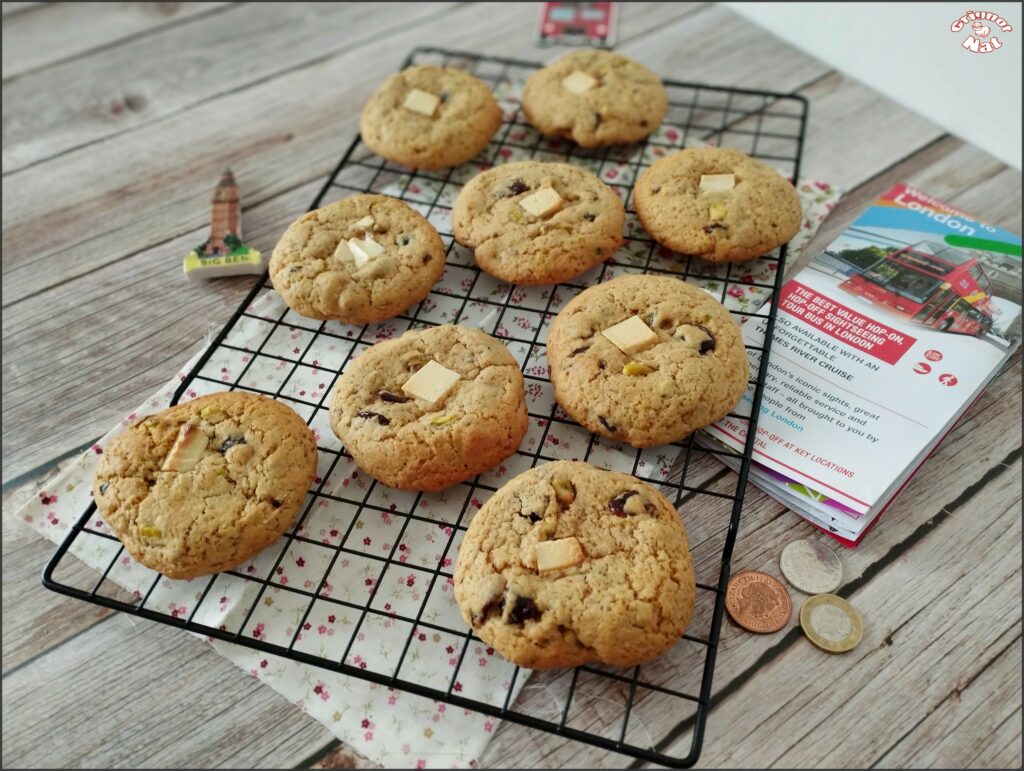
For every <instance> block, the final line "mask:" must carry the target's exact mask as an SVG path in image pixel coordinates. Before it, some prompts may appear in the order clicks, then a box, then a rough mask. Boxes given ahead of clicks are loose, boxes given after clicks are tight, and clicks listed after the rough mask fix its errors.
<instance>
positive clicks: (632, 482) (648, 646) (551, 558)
mask: <svg viewBox="0 0 1024 771" xmlns="http://www.w3.org/2000/svg"><path fill="white" fill-rule="evenodd" d="M695 589H696V586H695V581H694V571H693V564H692V562H691V560H690V552H689V549H688V547H687V543H686V532H685V530H684V529H683V525H682V523H681V522H680V520H679V515H678V514H677V513H676V510H675V509H674V508H673V506H672V504H671V503H669V502H668V500H666V499H665V497H664V496H663V495H661V494H660V493H659V492H658V491H657V490H655V489H654V488H653V487H651V486H649V485H647V484H644V483H643V482H641V481H640V480H638V479H635V478H634V477H631V476H629V475H628V474H620V473H617V472H614V471H605V470H604V469H600V468H597V467H596V466H591V465H590V464H589V463H580V462H573V461H555V462H553V463H545V464H544V465H541V466H537V467H536V468H533V469H530V470H529V471H526V472H524V473H522V474H520V475H519V476H517V477H515V478H514V479H512V480H510V481H509V482H507V483H506V484H505V485H503V486H502V487H501V489H500V490H498V492H496V493H495V494H494V495H493V496H492V497H491V498H490V500H488V501H487V503H485V504H484V505H483V507H482V508H481V509H480V511H478V512H477V513H476V515H474V517H473V521H472V522H471V523H470V525H469V530H468V531H467V532H466V536H465V538H464V539H463V541H462V544H461V545H460V546H459V556H458V561H457V563H456V567H455V600H456V602H457V603H458V605H459V611H460V612H461V613H462V618H463V619H464V620H465V622H466V623H467V624H468V625H469V626H471V627H472V629H473V632H474V633H475V634H476V635H478V636H479V637H480V639H481V640H483V641H484V642H485V643H487V644H488V645H491V646H493V647H494V648H495V650H497V651H498V652H499V653H501V655H502V656H504V657H505V658H506V659H508V660H509V661H511V662H512V663H514V664H518V665H519V666H521V667H526V668H528V669H552V668H554V667H575V666H580V665H582V664H586V663H588V662H591V661H600V662H604V663H605V664H611V665H612V666H619V667H629V666H633V665H634V664H639V663H641V662H644V661H649V660H650V659H652V658H654V657H655V656H658V655H660V654H661V653H664V652H665V651H666V650H668V649H669V648H670V647H672V645H673V644H674V643H675V642H676V641H677V640H678V639H679V637H680V635H682V633H683V632H684V631H685V629H686V627H687V624H689V622H690V618H691V616H692V615H693V606H694V593H695Z"/></svg>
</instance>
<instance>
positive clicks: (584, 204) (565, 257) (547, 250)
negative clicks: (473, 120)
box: [452, 161, 626, 284]
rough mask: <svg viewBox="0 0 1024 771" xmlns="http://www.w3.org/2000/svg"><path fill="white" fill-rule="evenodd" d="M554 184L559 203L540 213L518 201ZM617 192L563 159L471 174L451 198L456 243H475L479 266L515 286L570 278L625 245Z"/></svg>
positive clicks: (622, 215)
mask: <svg viewBox="0 0 1024 771" xmlns="http://www.w3.org/2000/svg"><path fill="white" fill-rule="evenodd" d="M544 188H551V189H553V190H554V191H555V192H556V193H558V195H559V197H560V198H562V199H563V201H564V205H563V206H562V208H561V209H560V210H559V211H557V212H555V213H554V214H551V215H548V216H537V215H535V214H532V213H530V212H529V211H528V210H527V209H524V208H523V206H522V201H524V200H526V199H528V198H529V197H530V196H532V195H534V194H536V193H537V192H538V191H539V190H542V189H544ZM625 216H626V215H625V210H624V208H623V205H622V201H621V200H620V199H619V196H618V195H616V193H615V191H614V190H612V189H611V188H610V187H608V186H607V185H606V184H604V183H603V182H602V181H601V180H600V179H598V178H597V177H596V176H594V175H593V174H591V173H590V172H589V171H585V170H584V169H580V168H578V167H576V166H572V165H570V164H568V163H542V162H539V161H521V162H518V163H508V164H505V165H502V166H497V167H495V168H493V169H488V170H487V171H485V172H483V173H481V174H478V175H477V176H475V177H474V178H473V179H471V180H470V181H469V182H468V183H467V184H466V186H465V187H463V188H462V191H461V192H460V193H459V197H458V198H457V199H456V200H455V207H454V208H453V209H452V229H453V233H454V235H455V240H457V241H458V242H459V243H460V244H463V245H465V246H469V247H472V248H473V249H474V254H475V256H476V262H477V265H479V266H480V269H481V270H483V271H485V272H487V273H490V274H491V275H492V276H495V277H496V278H499V279H501V280H503V281H510V282H512V283H515V284H557V283H559V282H563V281H569V280H571V279H573V278H575V277H577V276H579V275H580V274H581V273H584V272H586V271H587V270H589V269H590V268H592V267H594V266H595V265H599V264H600V263H602V262H603V261H604V260H606V259H608V258H609V257H610V256H611V255H612V254H614V253H615V250H616V249H618V248H619V246H620V245H621V244H622V240H623V236H622V226H623V223H624V221H625Z"/></svg>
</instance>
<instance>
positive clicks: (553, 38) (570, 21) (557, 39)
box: [540, 3, 615, 47]
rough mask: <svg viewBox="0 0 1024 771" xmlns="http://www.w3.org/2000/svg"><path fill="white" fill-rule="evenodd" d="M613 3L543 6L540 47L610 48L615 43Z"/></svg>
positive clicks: (553, 4)
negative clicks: (556, 45)
mask: <svg viewBox="0 0 1024 771" xmlns="http://www.w3.org/2000/svg"><path fill="white" fill-rule="evenodd" d="M614 32H615V3H544V4H543V6H542V7H541V18H540V41H541V43H547V44H550V43H562V44H563V45H592V46H603V47H610V46H611V45H612V43H613V42H614V40H613V37H614Z"/></svg>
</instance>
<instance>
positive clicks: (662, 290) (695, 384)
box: [547, 275, 749, 447]
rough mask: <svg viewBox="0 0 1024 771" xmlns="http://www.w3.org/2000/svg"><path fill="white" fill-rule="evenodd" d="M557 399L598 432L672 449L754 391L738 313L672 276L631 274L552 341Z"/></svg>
mask: <svg viewBox="0 0 1024 771" xmlns="http://www.w3.org/2000/svg"><path fill="white" fill-rule="evenodd" d="M547 356H548V370H549V372H550V377H551V383H552V385H553V386H554V392H555V400H556V401H557V402H558V404H559V405H561V407H562V409H564V410H565V411H566V412H567V413H569V415H570V416H572V418H573V420H576V421H578V422H579V423H580V424H582V425H583V426H585V427H586V428H588V429H590V430H591V431H593V432H594V433H596V434H601V435H602V436H607V437H609V438H610V439H616V440H618V441H622V442H627V443H628V444H631V445H633V446H634V447H649V446H651V445H657V444H668V443H670V442H674V441H677V440H679V439H682V438H683V437H684V436H686V435H687V434H689V433H690V432H692V431H694V430H695V429H698V428H700V427H701V426H706V425H708V424H709V423H713V422H714V421H716V420H718V419H719V418H721V417H723V416H724V415H725V414H726V413H728V412H729V411H730V410H731V409H732V408H733V407H734V406H735V405H736V403H737V402H738V401H739V398H740V396H741V395H742V394H743V391H744V389H745V388H746V385H747V376H748V371H749V370H748V363H747V352H746V350H745V349H744V347H743V340H742V337H741V335H740V329H739V327H738V326H737V324H736V322H734V321H733V320H732V317H731V316H730V315H729V312H728V311H727V310H726V309H725V308H724V307H723V306H722V305H721V304H720V303H719V302H717V301H716V300H715V299H713V298H712V297H710V296H709V295H708V294H707V293H705V292H704V291H703V290H702V289H698V288H696V287H694V286H691V285H690V284H687V283H686V282H685V281H680V280H679V279H675V278H671V277H668V276H641V275H626V276H620V277H619V278H616V279H613V280H612V281H608V282H606V283H603V284H598V285H597V286H593V287H591V288H590V289H586V290H584V291H583V292H581V293H580V294H579V295H577V296H576V297H575V298H573V300H572V301H571V302H570V303H569V304H568V305H566V306H565V308H564V309H562V311H561V312H560V313H559V314H558V316H556V317H555V320H554V321H553V322H552V324H551V329H550V331H549V333H548V343H547Z"/></svg>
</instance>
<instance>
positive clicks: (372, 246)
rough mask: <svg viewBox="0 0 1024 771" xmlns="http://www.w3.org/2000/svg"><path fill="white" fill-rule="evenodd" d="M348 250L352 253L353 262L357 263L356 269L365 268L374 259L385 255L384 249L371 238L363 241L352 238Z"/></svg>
mask: <svg viewBox="0 0 1024 771" xmlns="http://www.w3.org/2000/svg"><path fill="white" fill-rule="evenodd" d="M348 248H349V249H350V250H351V251H352V261H353V262H355V264H356V269H359V268H361V267H363V266H364V265H365V264H366V263H367V262H369V261H370V260H372V259H373V258H374V257H379V256H380V255H382V254H384V247H383V246H381V245H380V244H378V243H377V242H376V241H374V240H373V239H372V238H370V237H369V236H367V237H366V238H363V239H359V238H350V239H349V240H348Z"/></svg>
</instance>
